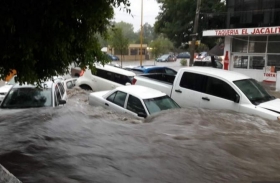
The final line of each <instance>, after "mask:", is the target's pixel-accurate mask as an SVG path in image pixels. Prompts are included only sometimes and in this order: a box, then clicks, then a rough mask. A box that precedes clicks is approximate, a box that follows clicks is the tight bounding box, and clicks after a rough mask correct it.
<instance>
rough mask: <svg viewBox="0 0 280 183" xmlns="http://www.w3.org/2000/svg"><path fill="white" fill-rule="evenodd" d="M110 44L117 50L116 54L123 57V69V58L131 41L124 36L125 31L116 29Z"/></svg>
mask: <svg viewBox="0 0 280 183" xmlns="http://www.w3.org/2000/svg"><path fill="white" fill-rule="evenodd" d="M110 43H111V47H113V48H114V49H115V52H117V53H119V54H120V55H121V67H122V57H123V55H124V54H125V53H126V52H127V50H128V44H129V40H128V38H127V37H126V36H125V35H124V34H123V30H122V29H121V28H116V29H114V30H113V34H112V36H111V38H110ZM115 54H116V53H115Z"/></svg>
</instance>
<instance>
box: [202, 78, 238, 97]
mask: <svg viewBox="0 0 280 183" xmlns="http://www.w3.org/2000/svg"><path fill="white" fill-rule="evenodd" d="M206 93H207V94H209V95H213V96H216V97H220V98H224V99H227V100H231V101H234V99H235V96H236V92H235V90H234V89H233V88H232V87H231V86H230V85H229V84H227V83H226V82H224V81H222V80H220V79H217V78H213V77H208V81H207V85H206Z"/></svg>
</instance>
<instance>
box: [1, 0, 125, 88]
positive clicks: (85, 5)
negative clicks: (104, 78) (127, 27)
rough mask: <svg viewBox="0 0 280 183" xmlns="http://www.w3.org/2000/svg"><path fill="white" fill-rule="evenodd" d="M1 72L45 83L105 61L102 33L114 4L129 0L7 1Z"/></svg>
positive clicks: (3, 12)
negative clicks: (13, 71)
mask: <svg viewBox="0 0 280 183" xmlns="http://www.w3.org/2000/svg"><path fill="white" fill-rule="evenodd" d="M1 2H2V3H1V6H0V10H1V16H0V21H1V24H0V42H1V46H0V57H1V62H0V76H1V78H2V79H3V78H4V77H5V76H6V75H7V74H8V73H9V72H10V69H16V70H17V74H18V78H19V81H20V82H25V81H26V82H29V83H34V82H40V81H41V80H45V79H47V78H50V77H52V76H55V75H63V74H65V73H67V72H68V66H69V65H70V64H71V63H72V62H73V61H75V62H76V63H77V64H78V65H79V66H80V67H82V68H83V67H85V66H87V65H89V66H92V65H93V63H94V62H95V61H96V60H101V61H103V60H104V54H102V52H101V47H100V44H99V41H98V38H97V37H96V34H97V33H99V34H100V35H101V36H105V35H106V32H107V29H108V27H109V26H110V19H112V18H113V16H114V7H119V6H120V5H122V7H124V9H125V10H126V11H127V12H128V13H130V10H129V6H130V3H129V0H106V1H104V0H94V1H93V0H92V1H91V0H80V1H76V0H68V1H62V0H40V1H35V0H25V1H18V0H2V1H1Z"/></svg>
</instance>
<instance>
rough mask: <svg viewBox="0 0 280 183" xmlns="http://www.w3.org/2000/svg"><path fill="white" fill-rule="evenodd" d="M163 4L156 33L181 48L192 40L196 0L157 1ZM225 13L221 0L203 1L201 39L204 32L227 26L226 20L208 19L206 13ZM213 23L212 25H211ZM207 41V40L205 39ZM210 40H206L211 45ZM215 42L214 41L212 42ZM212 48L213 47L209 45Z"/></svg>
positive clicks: (219, 18)
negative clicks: (163, 35)
mask: <svg viewBox="0 0 280 183" xmlns="http://www.w3.org/2000/svg"><path fill="white" fill-rule="evenodd" d="M157 1H158V2H159V3H162V6H161V12H160V13H159V15H158V17H157V21H156V23H155V32H156V33H163V34H165V35H166V36H167V37H168V38H169V39H170V40H172V41H173V42H174V43H175V46H176V47H180V46H181V45H182V43H183V44H184V43H186V42H188V41H190V40H191V36H190V34H192V32H193V23H192V22H193V21H194V18H195V13H196V3H197V1H196V0H179V1H174V0H157ZM218 12H225V4H224V3H223V2H221V0H202V4H201V11H200V13H201V14H200V21H199V31H198V33H199V37H198V39H202V30H205V29H212V28H215V29H218V28H220V27H223V26H224V25H225V19H223V18H221V17H218V16H214V17H213V18H211V21H210V19H209V18H207V17H206V16H205V15H204V13H218ZM209 22H211V24H210V23H209ZM203 39H205V38H203ZM208 40H209V39H205V41H206V42H207V43H208V44H211V41H208ZM212 42H214V41H212ZM208 46H212V45H208Z"/></svg>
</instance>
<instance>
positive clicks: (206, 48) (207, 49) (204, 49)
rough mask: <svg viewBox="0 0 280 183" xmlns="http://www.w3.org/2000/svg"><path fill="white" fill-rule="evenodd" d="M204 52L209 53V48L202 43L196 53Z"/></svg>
mask: <svg viewBox="0 0 280 183" xmlns="http://www.w3.org/2000/svg"><path fill="white" fill-rule="evenodd" d="M203 51H209V47H208V46H207V45H206V44H203V43H200V44H199V45H198V46H197V47H196V52H203Z"/></svg>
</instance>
